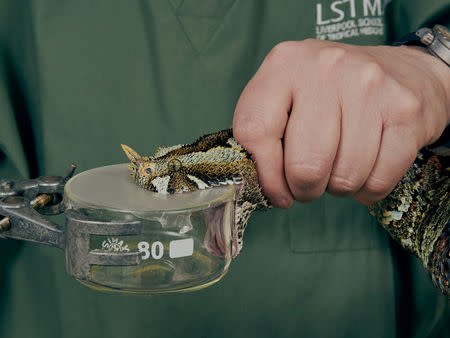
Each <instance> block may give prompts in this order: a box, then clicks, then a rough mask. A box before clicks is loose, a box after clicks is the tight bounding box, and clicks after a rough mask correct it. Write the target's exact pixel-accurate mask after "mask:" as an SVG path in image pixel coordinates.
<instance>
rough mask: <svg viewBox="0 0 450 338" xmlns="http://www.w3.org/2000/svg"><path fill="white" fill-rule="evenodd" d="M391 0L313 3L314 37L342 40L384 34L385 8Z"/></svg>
mask: <svg viewBox="0 0 450 338" xmlns="http://www.w3.org/2000/svg"><path fill="white" fill-rule="evenodd" d="M389 2H390V0H336V1H332V2H321V3H317V4H316V38H317V39H321V40H341V39H344V38H350V37H353V36H360V35H383V34H384V20H383V15H384V9H385V7H386V5H387V3H389Z"/></svg>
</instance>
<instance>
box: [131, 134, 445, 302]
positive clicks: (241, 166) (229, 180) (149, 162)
mask: <svg viewBox="0 0 450 338" xmlns="http://www.w3.org/2000/svg"><path fill="white" fill-rule="evenodd" d="M122 148H123V149H124V151H125V153H126V155H127V156H128V158H129V159H130V160H131V163H132V164H131V165H130V166H129V168H130V169H131V174H132V176H133V177H134V179H135V181H136V183H137V184H138V185H140V186H142V187H144V188H146V189H149V190H151V191H154V192H158V193H169V194H171V193H176V192H187V191H193V190H197V189H206V188H209V187H213V186H218V185H221V184H236V185H238V193H237V198H236V211H235V224H236V236H235V240H236V242H235V243H233V244H234V245H233V249H234V250H233V255H234V256H236V255H237V254H238V253H239V251H240V250H241V248H242V245H243V234H244V230H245V227H246V225H247V222H248V219H249V218H250V215H251V213H252V212H253V211H254V210H256V209H264V208H268V207H270V203H269V202H268V200H267V199H266V197H265V196H264V195H263V194H262V190H261V187H260V186H259V184H258V176H257V172H256V166H255V163H254V161H253V160H252V158H251V156H250V155H249V154H248V153H247V151H246V150H245V149H244V147H242V146H241V145H240V144H238V143H237V142H236V141H235V140H234V138H233V134H232V130H231V129H228V130H223V131H220V132H217V133H212V134H208V135H205V136H203V137H201V138H199V139H197V140H196V141H195V142H193V143H191V144H180V145H176V146H171V147H161V148H159V149H157V150H156V152H155V153H154V155H153V156H150V157H142V156H140V155H139V154H138V153H136V152H135V151H134V150H132V149H131V148H130V147H128V146H124V145H122ZM449 155H450V152H449V151H448V150H445V149H444V150H435V151H432V150H428V149H423V150H422V151H421V152H420V153H418V156H417V158H416V160H415V162H414V164H413V165H412V166H411V167H410V168H409V170H408V172H407V173H406V174H405V176H404V177H403V178H402V180H401V181H400V182H399V183H398V184H397V186H396V187H395V189H394V190H393V191H392V192H391V193H390V195H389V196H387V197H386V198H385V199H383V200H382V201H380V202H377V203H375V204H373V205H371V206H370V207H369V210H370V213H371V214H372V215H374V216H375V217H377V219H378V220H379V222H380V223H381V224H382V225H383V227H384V228H385V229H386V230H387V231H388V232H389V233H390V234H391V235H392V237H393V238H394V239H396V240H397V241H398V242H400V243H401V245H403V247H405V248H406V249H408V250H409V251H411V252H413V253H414V254H415V255H416V256H417V257H419V258H420V259H421V261H422V262H423V265H424V267H425V268H426V269H427V270H428V271H429V273H430V275H431V278H432V280H433V282H434V284H435V285H436V286H437V287H439V288H440V289H441V291H442V292H443V293H444V294H446V295H449V294H450V291H449V289H450V287H449V281H450V269H449V266H450V252H449V235H450V229H449V222H450V203H449V194H450V178H449V176H450V169H449ZM211 251H212V252H215V254H217V255H220V254H221V250H220V249H217V248H216V249H211Z"/></svg>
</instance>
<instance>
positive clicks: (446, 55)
mask: <svg viewBox="0 0 450 338" xmlns="http://www.w3.org/2000/svg"><path fill="white" fill-rule="evenodd" d="M416 35H417V37H418V38H419V39H420V42H421V43H422V44H423V45H425V46H426V47H427V49H428V50H429V51H430V53H431V54H432V55H434V56H436V57H438V58H440V59H441V60H442V61H444V62H445V63H446V64H447V65H448V66H450V32H449V30H448V29H447V28H446V27H445V26H441V25H435V26H434V27H433V28H432V29H431V28H421V29H419V30H418V31H417V32H416Z"/></svg>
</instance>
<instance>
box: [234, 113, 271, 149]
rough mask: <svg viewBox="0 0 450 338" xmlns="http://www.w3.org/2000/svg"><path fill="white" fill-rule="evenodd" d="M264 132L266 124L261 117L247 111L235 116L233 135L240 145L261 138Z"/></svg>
mask: <svg viewBox="0 0 450 338" xmlns="http://www.w3.org/2000/svg"><path fill="white" fill-rule="evenodd" d="M266 134H267V133H266V126H265V123H264V121H263V120H262V119H261V118H258V117H257V116H255V115H254V114H249V113H248V112H247V113H246V114H240V115H238V116H237V115H236V116H235V120H234V123H233V136H234V138H235V139H236V140H237V141H238V142H239V143H241V144H242V145H244V146H245V144H248V143H251V142H255V141H258V140H262V139H264V138H265V137H266Z"/></svg>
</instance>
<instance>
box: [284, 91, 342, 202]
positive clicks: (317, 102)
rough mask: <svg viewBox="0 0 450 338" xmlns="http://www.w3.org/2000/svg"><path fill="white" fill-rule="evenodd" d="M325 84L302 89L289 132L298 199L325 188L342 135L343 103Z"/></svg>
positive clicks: (291, 177) (288, 158) (288, 162)
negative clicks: (341, 109)
mask: <svg viewBox="0 0 450 338" xmlns="http://www.w3.org/2000/svg"><path fill="white" fill-rule="evenodd" d="M322 86H325V84H318V85H317V86H316V87H315V88H314V87H310V88H308V89H306V88H302V89H299V92H298V94H297V95H296V97H295V99H294V106H293V109H292V113H291V116H290V118H289V122H288V126H287V128H286V133H285V160H284V161H285V172H286V178H287V182H288V184H289V188H290V190H291V192H292V194H293V195H294V197H295V199H296V200H298V201H301V202H308V201H311V200H314V199H316V198H318V197H319V196H320V195H322V193H323V192H324V191H325V188H326V186H327V182H328V179H329V177H330V173H331V168H332V164H333V161H334V157H335V156H336V151H337V147H338V144H339V137H340V119H341V112H340V104H339V100H338V99H337V97H336V96H333V94H332V93H330V91H328V93H327V95H326V96H325V97H324V95H323V93H324V92H325V91H324V87H322Z"/></svg>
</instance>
